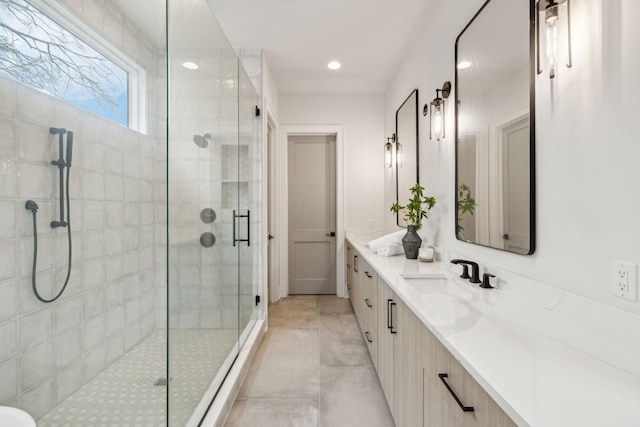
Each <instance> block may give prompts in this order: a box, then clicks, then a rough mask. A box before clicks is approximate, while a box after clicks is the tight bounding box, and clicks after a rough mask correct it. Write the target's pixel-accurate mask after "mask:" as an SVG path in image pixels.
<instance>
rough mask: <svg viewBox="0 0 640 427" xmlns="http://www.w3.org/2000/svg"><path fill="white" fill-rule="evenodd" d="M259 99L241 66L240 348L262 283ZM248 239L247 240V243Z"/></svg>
mask: <svg viewBox="0 0 640 427" xmlns="http://www.w3.org/2000/svg"><path fill="white" fill-rule="evenodd" d="M259 100H260V99H259V96H258V93H257V92H256V89H255V87H254V86H253V83H252V82H251V79H250V78H249V76H248V75H247V73H246V71H245V70H244V69H243V68H242V66H241V65H240V64H239V67H238V190H239V192H238V206H239V208H240V212H241V215H242V216H241V217H240V218H239V219H240V221H239V224H241V225H240V228H241V232H242V233H246V235H245V234H243V235H242V237H243V238H242V239H241V240H243V241H241V242H239V257H240V258H239V263H238V281H239V284H240V288H239V299H238V304H239V313H238V322H239V329H238V334H239V345H240V347H242V345H243V344H244V343H245V341H246V339H247V337H248V335H249V333H250V331H251V328H252V326H253V324H254V322H255V320H256V319H257V316H258V307H260V305H259V304H258V301H257V297H258V295H259V289H258V283H261V282H262V281H261V279H260V278H261V276H262V270H261V268H262V260H261V258H260V254H261V250H260V248H261V247H262V224H261V220H260V218H261V215H259V212H260V211H261V209H262V162H261V160H262V145H261V144H259V141H260V135H261V131H262V129H261V125H262V121H261V120H260V112H259V108H260V107H259V106H260V103H259ZM244 240H246V241H244Z"/></svg>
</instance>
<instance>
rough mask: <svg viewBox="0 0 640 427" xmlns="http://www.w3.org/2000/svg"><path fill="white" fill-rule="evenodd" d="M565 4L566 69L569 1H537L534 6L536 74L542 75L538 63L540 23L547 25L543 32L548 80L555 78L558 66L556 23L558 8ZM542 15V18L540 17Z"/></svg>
mask: <svg viewBox="0 0 640 427" xmlns="http://www.w3.org/2000/svg"><path fill="white" fill-rule="evenodd" d="M563 4H566V6H567V7H566V13H562V15H566V18H565V19H566V21H567V24H566V25H567V27H566V34H567V68H571V66H572V59H571V0H538V3H537V4H536V60H537V62H538V74H542V65H541V61H540V44H541V41H540V25H541V23H540V21H541V19H543V20H544V22H545V23H546V25H547V29H546V32H545V44H546V46H545V47H546V53H547V55H546V56H547V67H548V68H549V78H550V79H552V78H554V77H555V76H556V71H557V66H558V21H559V20H560V18H561V13H560V6H561V5H563ZM543 14H544V17H541V16H542V15H543Z"/></svg>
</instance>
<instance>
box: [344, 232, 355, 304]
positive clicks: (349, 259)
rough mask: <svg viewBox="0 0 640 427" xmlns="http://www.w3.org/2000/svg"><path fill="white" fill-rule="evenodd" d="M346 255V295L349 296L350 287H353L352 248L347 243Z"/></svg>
mask: <svg viewBox="0 0 640 427" xmlns="http://www.w3.org/2000/svg"><path fill="white" fill-rule="evenodd" d="M346 257H347V262H346V263H345V264H346V266H347V297H348V298H351V297H352V295H351V294H352V291H351V288H352V287H353V248H352V247H351V245H348V244H347V254H346Z"/></svg>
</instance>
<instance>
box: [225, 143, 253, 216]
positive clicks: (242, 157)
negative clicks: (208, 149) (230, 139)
mask: <svg viewBox="0 0 640 427" xmlns="http://www.w3.org/2000/svg"><path fill="white" fill-rule="evenodd" d="M220 158H221V159H220V160H221V171H220V172H221V183H222V209H234V208H235V206H236V204H237V202H236V200H238V199H240V203H241V204H245V205H246V204H247V203H248V201H249V178H250V177H249V168H250V166H249V165H250V158H249V145H247V144H233V145H232V144H222V145H221V146H220Z"/></svg>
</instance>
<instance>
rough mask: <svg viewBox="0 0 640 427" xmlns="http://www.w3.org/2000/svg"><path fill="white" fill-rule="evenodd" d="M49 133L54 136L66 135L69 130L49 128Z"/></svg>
mask: <svg viewBox="0 0 640 427" xmlns="http://www.w3.org/2000/svg"><path fill="white" fill-rule="evenodd" d="M49 133H50V134H52V135H64V134H65V133H67V130H66V129H65V128H49Z"/></svg>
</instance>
